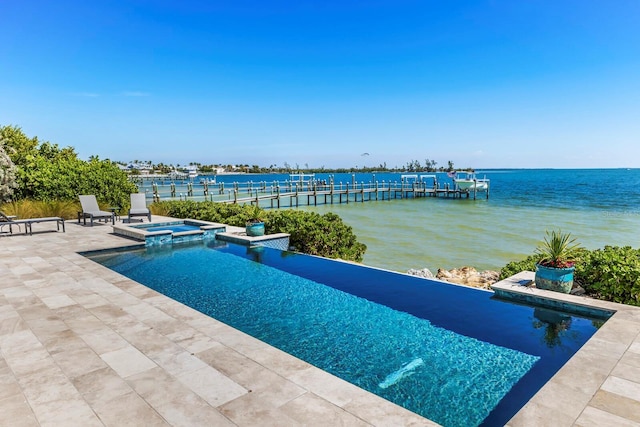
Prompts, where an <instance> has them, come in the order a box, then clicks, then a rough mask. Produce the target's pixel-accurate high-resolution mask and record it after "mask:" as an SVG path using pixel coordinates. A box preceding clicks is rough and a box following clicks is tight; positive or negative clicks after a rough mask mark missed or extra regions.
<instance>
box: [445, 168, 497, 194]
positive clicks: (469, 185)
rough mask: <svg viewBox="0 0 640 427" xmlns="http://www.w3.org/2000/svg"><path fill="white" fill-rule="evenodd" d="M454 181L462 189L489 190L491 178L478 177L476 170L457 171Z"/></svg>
mask: <svg viewBox="0 0 640 427" xmlns="http://www.w3.org/2000/svg"><path fill="white" fill-rule="evenodd" d="M453 182H454V183H455V185H456V187H457V189H458V190H460V191H487V190H488V189H489V179H487V178H486V177H485V178H478V177H477V176H476V174H475V173H474V172H457V173H456V174H455V177H454V178H453Z"/></svg>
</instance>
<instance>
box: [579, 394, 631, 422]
mask: <svg viewBox="0 0 640 427" xmlns="http://www.w3.org/2000/svg"><path fill="white" fill-rule="evenodd" d="M589 406H592V407H594V408H597V409H600V410H602V411H606V412H608V413H610V414H613V415H617V416H620V417H623V418H626V419H628V420H631V421H635V422H637V423H640V402H639V401H638V400H633V399H629V398H626V397H623V396H620V395H618V394H614V393H610V392H608V391H604V390H598V392H597V393H596V395H595V396H593V399H591V401H590V402H589Z"/></svg>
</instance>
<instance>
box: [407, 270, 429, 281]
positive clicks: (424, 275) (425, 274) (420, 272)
mask: <svg viewBox="0 0 640 427" xmlns="http://www.w3.org/2000/svg"><path fill="white" fill-rule="evenodd" d="M407 274H410V275H412V276H418V277H422V278H424V279H433V278H435V276H434V275H433V273H432V272H431V271H430V270H429V269H428V268H423V269H422V270H416V269H414V268H412V269H411V270H409V271H407Z"/></svg>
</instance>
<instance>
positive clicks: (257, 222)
mask: <svg viewBox="0 0 640 427" xmlns="http://www.w3.org/2000/svg"><path fill="white" fill-rule="evenodd" d="M248 213H249V219H248V220H247V223H246V228H245V230H246V232H247V236H264V221H263V220H262V219H261V218H260V217H261V215H262V213H263V210H262V209H260V206H258V205H257V204H256V205H252V206H251V207H250V208H249V212H248Z"/></svg>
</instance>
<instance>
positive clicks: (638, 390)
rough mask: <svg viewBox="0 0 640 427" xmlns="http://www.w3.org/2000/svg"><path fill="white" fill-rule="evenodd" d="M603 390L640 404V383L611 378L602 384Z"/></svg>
mask: <svg viewBox="0 0 640 427" xmlns="http://www.w3.org/2000/svg"><path fill="white" fill-rule="evenodd" d="M602 390H604V391H608V392H609V393H615V394H618V395H620V396H623V397H627V398H629V399H633V400H635V401H637V402H640V383H637V382H633V381H629V380H625V379H622V378H618V377H614V376H611V377H609V378H607V380H606V381H605V382H604V384H602Z"/></svg>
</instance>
